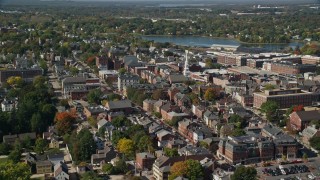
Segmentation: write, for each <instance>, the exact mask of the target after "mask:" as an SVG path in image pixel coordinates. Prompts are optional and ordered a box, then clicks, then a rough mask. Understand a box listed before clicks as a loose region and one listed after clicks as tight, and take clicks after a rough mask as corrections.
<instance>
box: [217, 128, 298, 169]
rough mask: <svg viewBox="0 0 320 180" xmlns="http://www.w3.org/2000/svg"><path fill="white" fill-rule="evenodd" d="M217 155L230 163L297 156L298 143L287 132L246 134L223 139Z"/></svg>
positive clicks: (246, 162) (245, 162)
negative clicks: (267, 134) (272, 134)
mask: <svg viewBox="0 0 320 180" xmlns="http://www.w3.org/2000/svg"><path fill="white" fill-rule="evenodd" d="M218 147H219V149H218V151H217V156H218V157H219V158H221V159H224V160H226V161H227V162H228V163H230V164H238V163H242V164H248V163H255V162H260V161H266V160H271V159H276V158H281V157H282V156H283V155H284V156H286V157H287V158H291V159H294V158H296V155H297V151H298V144H297V142H296V140H295V139H294V138H292V137H291V136H289V135H286V134H279V135H277V136H275V137H273V138H272V137H264V136H261V135H246V136H238V137H230V136H229V137H228V138H227V139H222V140H220V142H219V145H218Z"/></svg>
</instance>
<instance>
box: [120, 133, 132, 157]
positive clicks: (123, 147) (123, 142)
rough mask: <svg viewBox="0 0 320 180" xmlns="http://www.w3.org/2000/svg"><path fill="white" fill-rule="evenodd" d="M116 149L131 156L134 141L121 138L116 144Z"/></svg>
mask: <svg viewBox="0 0 320 180" xmlns="http://www.w3.org/2000/svg"><path fill="white" fill-rule="evenodd" d="M117 149H118V151H119V152H121V153H124V154H125V155H126V156H129V157H131V156H133V154H134V143H133V141H132V140H131V139H127V138H122V139H120V140H119V142H118V144H117Z"/></svg>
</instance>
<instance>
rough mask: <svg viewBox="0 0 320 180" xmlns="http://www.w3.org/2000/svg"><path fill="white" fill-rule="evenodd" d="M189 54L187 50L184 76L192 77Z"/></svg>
mask: <svg viewBox="0 0 320 180" xmlns="http://www.w3.org/2000/svg"><path fill="white" fill-rule="evenodd" d="M188 53H189V51H188V50H186V61H185V62H184V69H183V75H184V76H186V77H189V76H190V71H189V60H188Z"/></svg>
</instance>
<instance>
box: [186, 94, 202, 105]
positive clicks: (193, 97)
mask: <svg viewBox="0 0 320 180" xmlns="http://www.w3.org/2000/svg"><path fill="white" fill-rule="evenodd" d="M188 97H189V98H190V99H191V101H192V104H193V105H198V104H199V103H200V100H199V98H198V95H197V94H195V93H193V92H191V93H189V94H188Z"/></svg>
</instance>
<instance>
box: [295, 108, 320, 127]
mask: <svg viewBox="0 0 320 180" xmlns="http://www.w3.org/2000/svg"><path fill="white" fill-rule="evenodd" d="M313 120H315V121H319V120H320V111H318V110H314V111H298V112H293V113H291V114H290V126H291V127H292V128H293V129H295V130H298V131H302V130H303V129H305V128H306V127H307V126H308V125H309V124H310V122H311V121H313Z"/></svg>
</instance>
